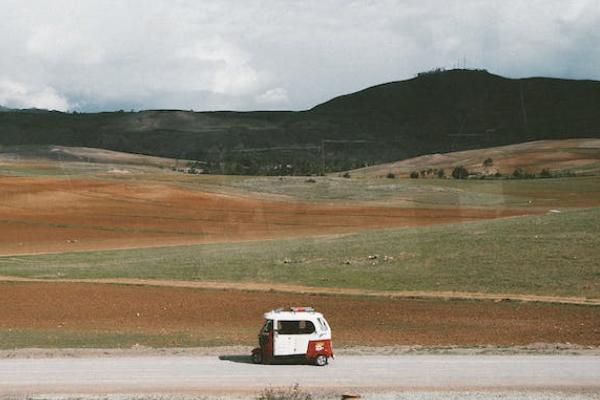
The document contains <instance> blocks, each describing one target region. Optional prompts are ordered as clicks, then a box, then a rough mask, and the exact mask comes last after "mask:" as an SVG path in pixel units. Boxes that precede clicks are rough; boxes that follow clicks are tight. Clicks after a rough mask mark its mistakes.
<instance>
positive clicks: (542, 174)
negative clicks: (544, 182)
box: [540, 168, 552, 178]
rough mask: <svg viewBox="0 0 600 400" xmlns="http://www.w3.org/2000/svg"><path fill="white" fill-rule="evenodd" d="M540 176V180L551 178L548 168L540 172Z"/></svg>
mask: <svg viewBox="0 0 600 400" xmlns="http://www.w3.org/2000/svg"><path fill="white" fill-rule="evenodd" d="M540 176H541V177H542V178H551V177H552V174H551V173H550V170H549V169H548V168H544V169H542V172H540Z"/></svg>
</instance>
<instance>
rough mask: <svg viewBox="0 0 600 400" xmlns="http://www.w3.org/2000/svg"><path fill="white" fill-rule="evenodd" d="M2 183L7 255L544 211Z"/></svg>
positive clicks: (53, 182) (141, 185) (104, 184)
mask: <svg viewBox="0 0 600 400" xmlns="http://www.w3.org/2000/svg"><path fill="white" fill-rule="evenodd" d="M0 185H1V186H2V193H1V194H0V255H14V254H31V253H48V252H65V251H82V250H96V249H110V248H132V247H155V246H166V245H178V244H193V243H207V242H216V241H220V242H227V241H241V240H257V239H269V238H281V237H292V236H304V235H311V234H332V233H347V232H356V231H359V230H362V229H377V228H389V227H402V226H416V225H431V224H439V223H453V222H463V221H473V220H479V219H490V218H498V217H506V216H515V215H525V214H531V213H535V212H536V211H535V210H521V209H506V208H494V209H492V208H489V209H484V208H466V207H459V208H447V209H443V208H440V209H420V208H402V207H389V206H376V205H367V204H362V205H361V204H345V203H343V202H339V201H338V202H332V203H310V202H300V201H278V200H273V199H269V198H266V197H264V196H263V197H261V196H259V195H251V194H246V195H244V196H241V195H233V194H223V193H212V192H205V191H201V190H194V189H189V188H186V187H183V186H177V185H174V184H169V183H164V182H157V181H151V180H150V181H143V180H141V179H140V180H136V179H132V180H118V179H100V178H87V179H64V178H52V177H27V176H17V177H15V176H0ZM537 212H542V211H541V210H538V211H537Z"/></svg>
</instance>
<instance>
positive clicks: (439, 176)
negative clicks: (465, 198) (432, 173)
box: [437, 168, 446, 178]
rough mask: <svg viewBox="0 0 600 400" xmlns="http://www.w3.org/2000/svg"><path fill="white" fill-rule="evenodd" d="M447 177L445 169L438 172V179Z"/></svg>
mask: <svg viewBox="0 0 600 400" xmlns="http://www.w3.org/2000/svg"><path fill="white" fill-rule="evenodd" d="M445 176H446V171H444V169H443V168H442V169H439V170H438V172H437V177H438V178H443V177H445Z"/></svg>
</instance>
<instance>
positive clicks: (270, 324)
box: [260, 319, 273, 333]
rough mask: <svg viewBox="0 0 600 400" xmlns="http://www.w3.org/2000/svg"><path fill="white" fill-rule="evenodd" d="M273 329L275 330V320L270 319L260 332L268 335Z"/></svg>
mask: <svg viewBox="0 0 600 400" xmlns="http://www.w3.org/2000/svg"><path fill="white" fill-rule="evenodd" d="M272 329H273V320H271V319H268V320H266V321H265V324H264V325H263V327H262V329H261V330H260V331H261V332H264V333H267V332H270V331H271V330H272Z"/></svg>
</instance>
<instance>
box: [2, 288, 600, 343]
mask: <svg viewBox="0 0 600 400" xmlns="http://www.w3.org/2000/svg"><path fill="white" fill-rule="evenodd" d="M0 304H2V307H0V330H1V331H4V332H6V331H8V330H17V331H18V330H29V331H31V330H35V331H39V332H42V333H43V332H46V331H48V332H52V333H53V334H56V332H57V331H60V330H64V331H69V332H74V331H76V332H101V333H112V334H119V333H123V334H131V333H134V334H142V335H152V336H153V337H154V341H153V343H152V344H155V345H156V344H158V345H162V346H169V345H171V346H173V345H186V344H188V345H189V344H190V343H195V342H197V341H198V340H203V341H205V342H207V341H210V340H214V341H219V342H222V343H230V344H253V343H254V342H255V340H256V333H257V330H258V328H259V327H260V324H261V318H262V313H263V312H265V311H267V310H270V309H273V308H276V307H280V306H287V305H312V306H315V307H316V308H317V309H319V310H320V311H323V312H324V313H325V315H327V316H328V317H329V319H330V323H331V326H332V328H333V330H334V337H335V341H336V343H337V344H338V345H340V344H355V345H390V344H403V345H430V346H432V345H437V346H439V345H487V344H497V345H511V344H515V345H519V344H530V343H537V342H545V343H559V342H560V343H565V342H570V343H574V344H581V345H600V327H599V325H598V321H599V320H600V308H598V307H592V306H574V305H549V304H524V303H516V302H482V301H440V300H409V299H389V298H364V297H349V296H327V295H296V294H279V293H256V292H245V291H225V290H197V289H185V288H154V287H131V286H122V285H101V284H82V283H1V284H0ZM157 337H158V341H157V339H156V338H157ZM36 344H38V345H39V343H35V342H32V343H29V345H30V346H35V345H36ZM44 344H46V345H47V344H48V343H47V342H46V343H44ZM94 344H95V345H98V343H90V344H88V345H94ZM140 344H144V343H143V341H142V342H141V343H140Z"/></svg>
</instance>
